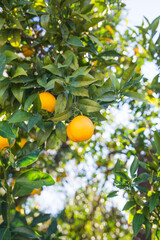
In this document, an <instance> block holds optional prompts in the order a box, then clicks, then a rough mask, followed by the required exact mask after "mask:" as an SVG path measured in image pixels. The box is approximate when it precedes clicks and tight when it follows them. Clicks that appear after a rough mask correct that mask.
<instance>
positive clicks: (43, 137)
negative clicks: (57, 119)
mask: <svg viewBox="0 0 160 240" xmlns="http://www.w3.org/2000/svg"><path fill="white" fill-rule="evenodd" d="M44 127H45V132H44V131H42V130H39V132H38V135H37V142H38V145H39V146H41V145H42V144H43V143H44V142H45V141H46V140H47V139H48V138H49V136H50V135H51V132H52V129H53V123H52V122H47V123H45V125H44Z"/></svg>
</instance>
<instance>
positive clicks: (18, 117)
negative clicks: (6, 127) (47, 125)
mask: <svg viewBox="0 0 160 240" xmlns="http://www.w3.org/2000/svg"><path fill="white" fill-rule="evenodd" d="M31 116H32V114H31V113H29V112H24V111H22V110H17V111H16V112H15V113H13V114H12V116H11V118H10V119H9V123H18V122H24V121H27V120H29V119H30V117H31Z"/></svg>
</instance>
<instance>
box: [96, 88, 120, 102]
mask: <svg viewBox="0 0 160 240" xmlns="http://www.w3.org/2000/svg"><path fill="white" fill-rule="evenodd" d="M115 99H116V94H115V93H114V92H111V91H109V92H106V93H104V94H103V95H102V96H100V97H98V98H97V100H100V101H104V102H112V101H114V100H115Z"/></svg>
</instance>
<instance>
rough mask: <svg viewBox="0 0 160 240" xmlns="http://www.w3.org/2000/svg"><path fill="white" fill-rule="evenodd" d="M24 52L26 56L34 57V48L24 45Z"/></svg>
mask: <svg viewBox="0 0 160 240" xmlns="http://www.w3.org/2000/svg"><path fill="white" fill-rule="evenodd" d="M22 52H23V55H24V56H25V57H32V56H33V54H34V49H33V48H31V47H30V46H29V45H27V46H23V47H22Z"/></svg>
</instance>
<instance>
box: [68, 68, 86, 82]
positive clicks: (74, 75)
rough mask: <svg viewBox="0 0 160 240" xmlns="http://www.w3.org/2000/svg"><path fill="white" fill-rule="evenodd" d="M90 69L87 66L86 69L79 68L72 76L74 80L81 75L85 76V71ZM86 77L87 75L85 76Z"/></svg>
mask: <svg viewBox="0 0 160 240" xmlns="http://www.w3.org/2000/svg"><path fill="white" fill-rule="evenodd" d="M87 68H88V67H87V66H85V67H79V68H78V69H77V70H76V71H74V73H73V74H72V76H71V77H72V78H73V77H74V79H75V78H76V77H78V76H79V75H83V74H84V72H85V70H86V69H87ZM84 75H85V74H84Z"/></svg>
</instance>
